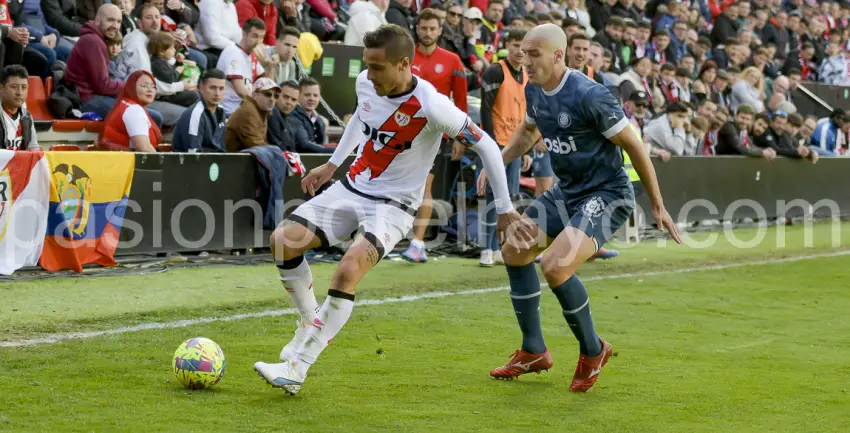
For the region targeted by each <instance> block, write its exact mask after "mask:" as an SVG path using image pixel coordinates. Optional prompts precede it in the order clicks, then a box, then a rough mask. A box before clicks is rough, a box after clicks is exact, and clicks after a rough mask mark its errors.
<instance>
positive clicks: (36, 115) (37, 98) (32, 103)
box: [27, 76, 53, 120]
mask: <svg viewBox="0 0 850 433" xmlns="http://www.w3.org/2000/svg"><path fill="white" fill-rule="evenodd" d="M27 110H29V112H30V114H32V118H33V120H53V116H52V115H51V114H50V110H48V109H47V94H46V93H45V91H44V82H42V81H41V77H33V76H31V77H30V78H29V92H28V93H27Z"/></svg>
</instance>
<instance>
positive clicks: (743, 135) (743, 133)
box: [739, 129, 750, 147]
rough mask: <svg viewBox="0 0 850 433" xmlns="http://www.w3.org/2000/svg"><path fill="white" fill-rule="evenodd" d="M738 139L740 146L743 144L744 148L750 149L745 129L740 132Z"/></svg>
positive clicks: (748, 137)
mask: <svg viewBox="0 0 850 433" xmlns="http://www.w3.org/2000/svg"><path fill="white" fill-rule="evenodd" d="M739 137H740V139H741V144H743V145H744V147H750V134H747V130H746V129H744V130H743V131H741V133H740V134H739Z"/></svg>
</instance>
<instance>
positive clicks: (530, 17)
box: [522, 15, 538, 24]
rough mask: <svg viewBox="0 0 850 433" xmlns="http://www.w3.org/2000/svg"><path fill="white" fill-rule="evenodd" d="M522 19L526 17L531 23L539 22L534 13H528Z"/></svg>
mask: <svg viewBox="0 0 850 433" xmlns="http://www.w3.org/2000/svg"><path fill="white" fill-rule="evenodd" d="M522 19H524V20H526V21H528V22H530V23H534V24H537V23H538V21H537V18H535V17H534V15H526V16H524V17H522Z"/></svg>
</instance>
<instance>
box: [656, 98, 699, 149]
mask: <svg viewBox="0 0 850 433" xmlns="http://www.w3.org/2000/svg"><path fill="white" fill-rule="evenodd" d="M688 124H689V120H688V109H687V107H685V106H684V105H683V104H680V103H678V102H671V103H669V104H667V109H666V111H665V113H664V114H662V115H661V116H659V117H656V118H655V119H652V120H650V121H649V124H648V125H647V126H646V143H647V144H648V145H649V146H650V149H661V150H665V151H667V152H669V153H670V154H671V155H675V156H682V155H693V154H694V153H695V152H696V149H695V146H694V147H691V143H689V140H688V136H687V130H688V129H690V127H689V125H688ZM650 152H651V150H650Z"/></svg>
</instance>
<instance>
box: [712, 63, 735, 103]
mask: <svg viewBox="0 0 850 433" xmlns="http://www.w3.org/2000/svg"><path fill="white" fill-rule="evenodd" d="M730 81H731V79H730V77H729V73H728V72H726V70H724V69H719V70H718V71H717V78H715V79H714V92H713V95H714V97H713V98H712V99H711V100H712V101H714V103H715V104H717V106H718V107H728V106H729V99H730V98H729V96H730V95H729V94H730V93H731V91H732V89H731V88H730V87H729V82H730Z"/></svg>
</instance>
